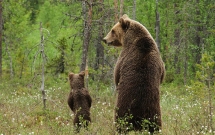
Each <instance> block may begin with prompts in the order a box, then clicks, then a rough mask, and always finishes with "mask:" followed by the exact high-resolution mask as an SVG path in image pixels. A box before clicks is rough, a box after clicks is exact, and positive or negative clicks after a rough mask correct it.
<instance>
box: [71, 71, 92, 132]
mask: <svg viewBox="0 0 215 135" xmlns="http://www.w3.org/2000/svg"><path fill="white" fill-rule="evenodd" d="M84 75H85V74H84V71H82V72H80V73H79V74H74V73H70V74H69V82H70V87H71V92H70V94H69V97H68V105H69V107H70V109H71V110H72V111H73V112H74V114H75V118H74V121H73V123H74V125H75V126H77V128H78V130H79V128H80V127H81V126H82V125H83V126H85V127H86V126H87V125H88V123H89V122H91V118H90V107H91V103H92V98H91V97H90V95H89V92H88V90H87V89H86V88H85V87H84ZM80 117H83V120H80ZM84 121H85V122H84ZM83 122H84V123H83Z"/></svg>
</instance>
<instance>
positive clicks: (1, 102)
mask: <svg viewBox="0 0 215 135" xmlns="http://www.w3.org/2000/svg"><path fill="white" fill-rule="evenodd" d="M48 82H49V83H48ZM38 84H39V81H38ZM39 88H40V87H39V85H38V86H36V85H33V84H31V82H30V81H29V82H27V83H24V82H21V81H20V80H11V81H2V82H1V83H0V90H1V93H0V121H1V122H0V135H72V134H74V128H73V123H72V122H73V118H74V115H73V113H72V111H71V110H70V109H69V106H68V105H67V96H68V94H69V91H70V88H69V83H68V82H67V81H65V80H63V81H62V80H61V81H59V80H51V81H50V80H48V81H47V83H46V94H47V102H46V105H47V106H46V110H44V109H43V101H42V94H41V91H40V89H39ZM89 91H90V94H91V96H92V98H93V104H92V107H91V118H92V123H91V124H90V126H89V129H88V130H84V129H83V130H81V132H80V133H79V134H80V135H113V134H117V133H116V132H115V129H114V123H113V110H114V102H115V99H116V94H115V93H114V92H113V88H112V87H111V86H105V85H104V84H103V85H101V84H93V85H91V84H89ZM213 104H215V103H214V100H213ZM161 106H162V122H163V129H162V131H161V132H160V133H157V134H162V135H197V134H199V135H203V134H205V135H213V134H215V131H213V130H211V129H209V125H208V124H209V122H208V101H207V100H205V98H201V97H196V96H195V91H194V90H192V87H191V86H183V85H181V86H179V85H175V84H163V85H162V86H161ZM213 119H214V116H213ZM213 126H214V125H213ZM129 134H130V135H139V134H144V135H145V134H148V133H147V132H130V133H129Z"/></svg>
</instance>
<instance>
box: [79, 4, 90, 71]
mask: <svg viewBox="0 0 215 135" xmlns="http://www.w3.org/2000/svg"><path fill="white" fill-rule="evenodd" d="M92 2H93V0H91V1H90V3H89V2H87V1H82V11H83V16H84V36H83V51H82V61H81V67H80V71H84V70H85V68H86V65H87V63H86V62H87V55H88V48H89V43H90V34H91V25H92ZM86 4H87V5H88V7H89V10H88V15H87V13H86Z"/></svg>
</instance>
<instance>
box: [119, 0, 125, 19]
mask: <svg viewBox="0 0 215 135" xmlns="http://www.w3.org/2000/svg"><path fill="white" fill-rule="evenodd" d="M123 7H124V0H120V12H119V14H120V17H122V16H123V12H124V11H123Z"/></svg>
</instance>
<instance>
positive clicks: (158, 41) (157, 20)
mask: <svg viewBox="0 0 215 135" xmlns="http://www.w3.org/2000/svg"><path fill="white" fill-rule="evenodd" d="M155 14H156V23H155V33H156V39H155V41H156V43H157V46H158V49H159V50H160V39H159V34H160V16H159V13H158V0H156V11H155Z"/></svg>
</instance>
